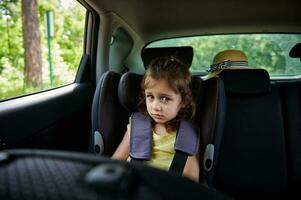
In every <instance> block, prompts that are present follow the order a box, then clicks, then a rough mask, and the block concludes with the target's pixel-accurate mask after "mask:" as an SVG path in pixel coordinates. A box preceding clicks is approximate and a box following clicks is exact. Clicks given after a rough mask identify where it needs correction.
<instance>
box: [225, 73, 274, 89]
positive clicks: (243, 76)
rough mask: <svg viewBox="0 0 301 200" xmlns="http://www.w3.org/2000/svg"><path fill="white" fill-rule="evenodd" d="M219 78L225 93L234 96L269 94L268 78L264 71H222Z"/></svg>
mask: <svg viewBox="0 0 301 200" xmlns="http://www.w3.org/2000/svg"><path fill="white" fill-rule="evenodd" d="M219 77H220V78H221V79H222V80H223V82H224V86H225V89H226V91H228V92H231V93H235V94H266V93H269V92H270V87H271V85H270V76H269V73H268V72H267V71H266V70H264V69H248V68H245V69H224V70H223V71H222V72H220V74H219Z"/></svg>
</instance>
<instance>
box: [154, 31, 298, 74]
mask: <svg viewBox="0 0 301 200" xmlns="http://www.w3.org/2000/svg"><path fill="white" fill-rule="evenodd" d="M300 40H301V35H292V34H288V35H285V34H242V35H216V36H200V37H187V38H177V39H170V40H163V41H158V42H155V43H153V44H151V45H150V47H155V46H192V47H193V49H194V58H193V63H192V66H191V71H192V72H206V70H208V69H209V67H210V65H211V64H212V60H213V58H214V56H215V55H216V54H217V53H218V52H220V51H223V50H227V49H238V50H242V51H243V52H245V54H246V55H247V57H248V61H249V66H251V67H255V68H263V69H266V70H267V71H268V72H269V73H270V74H271V75H274V76H275V75H297V74H299V75H300V74H301V65H300V62H298V61H296V60H294V59H292V58H290V57H289V56H288V54H289V50H290V49H291V48H292V47H293V45H295V44H296V43H298V42H300Z"/></svg>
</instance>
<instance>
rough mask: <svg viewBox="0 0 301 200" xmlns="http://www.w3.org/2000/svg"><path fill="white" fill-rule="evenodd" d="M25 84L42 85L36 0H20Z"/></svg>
mask: <svg viewBox="0 0 301 200" xmlns="http://www.w3.org/2000/svg"><path fill="white" fill-rule="evenodd" d="M22 23H23V44H24V58H25V71H24V74H25V80H24V82H25V84H26V86H32V87H42V84H43V83H42V58H41V41H40V30H39V23H38V6H37V0H22Z"/></svg>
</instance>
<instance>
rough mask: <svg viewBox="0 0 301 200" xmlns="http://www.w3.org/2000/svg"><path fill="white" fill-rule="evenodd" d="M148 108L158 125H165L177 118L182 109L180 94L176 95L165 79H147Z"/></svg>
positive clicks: (146, 95)
mask: <svg viewBox="0 0 301 200" xmlns="http://www.w3.org/2000/svg"><path fill="white" fill-rule="evenodd" d="M146 82H147V87H146V88H145V91H144V92H145V97H146V108H147V112H148V114H149V115H150V116H151V117H152V118H153V120H154V121H155V122H156V123H160V124H164V123H166V122H168V121H170V120H172V119H173V118H175V117H176V116H177V114H178V112H179V110H180V109H181V107H182V98H181V95H180V94H177V93H175V92H174V91H173V90H172V89H171V88H170V87H169V85H168V83H167V81H166V80H164V79H159V80H156V79H153V78H151V77H150V76H149V77H147V78H146Z"/></svg>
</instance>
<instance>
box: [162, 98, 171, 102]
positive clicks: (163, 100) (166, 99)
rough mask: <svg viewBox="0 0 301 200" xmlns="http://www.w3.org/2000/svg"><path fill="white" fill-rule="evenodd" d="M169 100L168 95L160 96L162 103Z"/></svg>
mask: <svg viewBox="0 0 301 200" xmlns="http://www.w3.org/2000/svg"><path fill="white" fill-rule="evenodd" d="M169 100H170V99H169V98H168V97H162V98H161V102H162V103H168V101H169Z"/></svg>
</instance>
